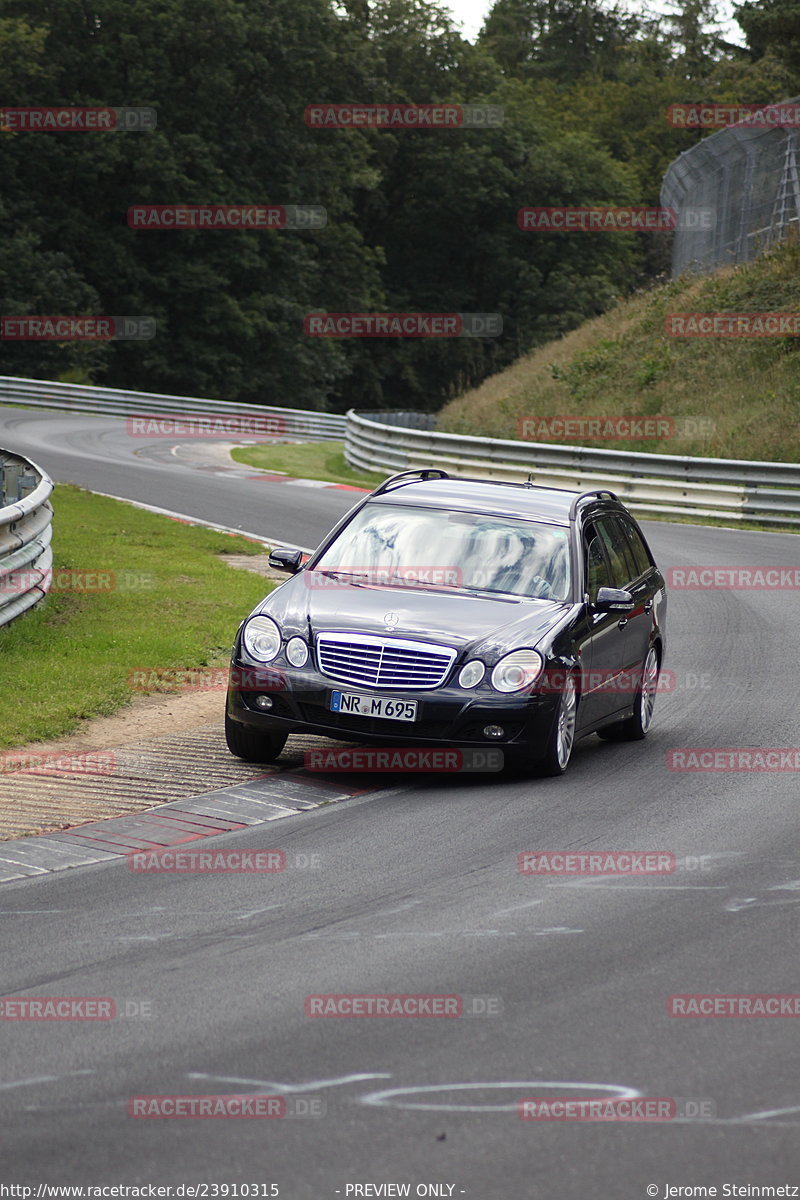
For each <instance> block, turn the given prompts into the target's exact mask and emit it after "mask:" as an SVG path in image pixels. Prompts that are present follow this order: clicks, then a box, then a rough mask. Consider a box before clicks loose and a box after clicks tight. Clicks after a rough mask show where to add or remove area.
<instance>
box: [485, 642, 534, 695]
mask: <svg viewBox="0 0 800 1200" xmlns="http://www.w3.org/2000/svg"><path fill="white" fill-rule="evenodd" d="M543 666H544V659H543V658H542V656H541V654H537V653H536V651H535V650H513V651H512V652H511V654H507V655H506V656H505V658H501V659H500V662H499V663H498V664H497V666H496V667H495V669H494V670H493V671H492V687H493V688H495V690H496V691H498V692H519V691H522V689H523V688H525V687H530V685H531V684H532V683H535V682H536V680H537V678H538V677H539V675H540V674H541V671H542V667H543Z"/></svg>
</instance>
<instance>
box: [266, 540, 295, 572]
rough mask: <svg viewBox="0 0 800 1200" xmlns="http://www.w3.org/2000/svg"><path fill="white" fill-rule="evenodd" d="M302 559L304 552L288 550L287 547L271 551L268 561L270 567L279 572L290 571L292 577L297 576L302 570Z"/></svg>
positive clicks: (279, 547)
mask: <svg viewBox="0 0 800 1200" xmlns="http://www.w3.org/2000/svg"><path fill="white" fill-rule="evenodd" d="M302 558H303V551H302V550H287V549H286V547H285V546H278V547H277V548H276V549H275V550H272V551H270V556H269V560H268V561H269V565H270V566H271V567H275V568H276V569H277V570H278V571H288V572H289V574H290V575H296V574H297V572H298V571H299V570H300V563H301V561H302Z"/></svg>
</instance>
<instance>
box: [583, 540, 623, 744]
mask: <svg viewBox="0 0 800 1200" xmlns="http://www.w3.org/2000/svg"><path fill="white" fill-rule="evenodd" d="M597 524H598V522H594V521H592V522H589V523H587V524H586V525H585V526H584V528H583V533H582V535H581V538H582V552H583V565H584V579H585V581H586V593H587V599H588V603H587V620H588V638H587V642H586V644H585V645H584V647H583V650H582V656H581V661H582V673H581V674H582V679H581V705H580V723H581V726H584V725H594V724H597V723H598V722H600V721H602V720H603V719H604V718H605V717H608V716H611V715H612V714H613V713H615V712H617V710H618V709H620V708H624V706H625V703H626V700H627V697H626V696H625V695H624V694H622V695H621V694H620V677H621V675H622V672H623V669H624V651H625V625H626V620H625V617H626V616H627V614H625V613H623V614H620V613H618V612H616V613H614V612H598V611H597V609H596V608H595V607H594V604H595V601H596V599H597V591H598V589H599V588H601V587H620V586H624V585H620V584H618V583H616V582H615V575H614V571H613V569H612V562H611V560H610V557H609V555H608V552H607V549H606V544H605V541H604V539H603V538H602V537H601V535H600V533H599V530H598V528H597Z"/></svg>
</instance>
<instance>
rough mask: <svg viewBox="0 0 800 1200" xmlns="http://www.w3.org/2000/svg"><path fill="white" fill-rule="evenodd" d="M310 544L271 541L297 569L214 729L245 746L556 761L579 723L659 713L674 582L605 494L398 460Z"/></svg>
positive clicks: (543, 767) (261, 608)
mask: <svg viewBox="0 0 800 1200" xmlns="http://www.w3.org/2000/svg"><path fill="white" fill-rule="evenodd" d="M302 559H303V556H302V554H301V552H300V551H299V550H289V549H276V550H273V552H272V554H271V555H270V564H271V565H272V566H274V567H278V568H280V569H282V570H284V571H287V572H289V574H290V575H291V578H290V579H288V580H287V581H286V582H285V583H283V584H282V585H281V586H280V587H278V588H276V589H275V591H273V592H272V593H271V594H270V595H269V596H267V598H266V599H265V600H264V601H263V602H262V603H261V604H259V605H258V607H257V608H256V609H255V610H254V611H253V612H252V613H251V614H250V616H249V617H248V618H247V619H246V620H245V621H243V622H242V624H241V626H240V627H239V630H238V632H237V635H236V642H235V645H234V650H233V659H232V663H231V675H230V684H229V688H228V699H227V711H226V720H225V728H226V736H227V742H228V747H229V749H230V750H231V752H232V753H233V754H235V755H238V756H239V757H240V758H243V759H246V760H247V761H248V762H270V761H272V760H273V759H275V758H277V756H278V755H279V754H280V752H281V750H282V749H283V746H284V744H285V742H286V738H287V736H288V735H289V734H290V733H305V734H315V735H323V736H327V737H331V738H336V739H343V740H345V741H351V740H352V741H359V742H366V743H372V744H373V745H374V744H375V743H378V742H379V743H381V744H382V745H383V746H388V747H392V748H397V747H403V746H409V747H410V746H417V747H420V746H423V747H429V748H437V749H441V748H442V747H457V748H459V749H465V748H471V749H473V750H475V749H482V750H486V749H488V748H489V747H495V748H497V749H499V750H501V751H502V752H503V758H502V761H503V762H504V763H506V764H508V765H511V766H515V767H517V768H519V767H522V768H523V770H526V771H530V772H531V773H532V774H539V775H560V774H562V773H563V772H564V770H565V769H566V767H567V764H568V762H569V759H570V754H571V752H572V747H573V744H574V742H575V739H576V738H578V737H584V736H585V735H586V734H590V733H593V732H596V733H598V734H599V735H600V736H601V737H603V738H606V739H612V740H631V741H635V740H638V739H640V738H643V737H644V736H645V734H646V733H647V731H648V729H649V728H650V723H651V721H652V717H653V704H654V701H655V696H656V691H657V688H658V675H659V671H660V669H661V665H662V663H663V660H664V649H665V632H664V626H665V619H666V609H667V596H666V590H665V585H664V578H663V576H662V574H661V572H660V571H659V569H658V567H657V566H656V564H655V561H654V559H653V556H652V554H651V552H650V549H649V547H648V545H647V542H646V541H645V539H644V537H643V535H642V531H641V530H640V528H639V526H638V525H637V523H636V521H635V520H634V519H633V517H632V516H631V515H630V513H629V512H628V511H627V509H626V508H625V506H624V505H623V504H622V503H621V502H620V501H619V500H618V499H617V497H616V496H615V495H614V494H613V492H608V491H590V492H572V491H562V490H561V489H557V488H544V487H535V486H533V485H531V484H515V483H499V482H493V481H487V480H477V479H453V478H450V477H449V476H448V475H447V474H446V472H444V471H441V470H438V469H435V468H430V469H426V470H423V471H404V472H402V473H401V474H399V475H394V476H393V477H392V478H391V479H387V480H386V481H385V482H384V483H382V484H381V485H380V487H378V488H376V490H375V491H374V492H372V493H371V494H370V495H368V496H366V497H364V498H363V499H362V500H360V501H359V502H358V503H357V504H356V505H355V507H354V508H352V509H351V510H350V512H348V513H347V515H346V516H345V517H344V518H343V519H342V520H341V521H340V522H339V523H338V524H337V525H336V526H335V528H334V529H333V531H332V532H331V533H330V534H329V535H328V537H327V538H326V539H325V540H324V541H323V542H322V544H321V546H320V547H319V549H318V550H316V551H315V553H314V554H312V555H311V557H310V558H309V559H308V561H307V562H305V563H303V561H302ZM498 757H499V756H498Z"/></svg>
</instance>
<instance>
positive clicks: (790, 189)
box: [661, 97, 800, 277]
mask: <svg viewBox="0 0 800 1200" xmlns="http://www.w3.org/2000/svg"><path fill="white" fill-rule="evenodd" d="M798 104H800V97H795V98H794V99H793V100H789V101H786V102H785V103H784V104H781V105H775V106H774V111H776V113H777V110H779V109H784V108H785V109H787V110H788V109H789V108H791V107H793V106H797V105H798ZM777 115H778V116H779V114H777ZM798 161H800V130H798V129H797V128H796V127H795V125H794V123H786V124H778V123H777V122H776V123H775V125H774V126H773V127H771V128H770V127H759V126H755V125H751V124H748V123H746V122H745V123H743V124H739V125H731V126H730V127H729V128H727V129H722V130H720V132H719V133H715V134H712V135H711V137H707V138H704V139H703V141H701V142H698V143H697V145H696V146H693V147H692V148H691V150H686V151H684V153H683V154H681V155H680V157H679V158H676V159H675V162H673V163H671V164H670V166H669V168H668V170H667V173H666V175H665V176H664V182H663V183H662V185H661V203H662V205H665V206H667V207H669V208H673V209H675V210H676V211H677V212H678V213H679V214H681V213H687V212H694V211H706V210H710V211H711V213H712V220H711V221H710V222H709V223H708V224H709V225H710V227H700V226H699V225H698V226H695V227H692V225H691V223H690V222H684V221H681V220H679V222H678V228H677V229H676V231H675V234H674V242H673V247H672V274H673V277H674V276H677V275H680V274H682V273H683V272H684V271H700V272H702V271H712V270H714V269H715V268H716V267H721V266H726V265H730V264H733V263H738V262H745V261H747V260H748V259H751V258H754V257H755V256H756V255H757V254H760V253H761V252H762V251H763V250H765V249H767V247H769V246H771V245H773V244H774V243H775V242H776V241H779V240H780V239H782V238H785V237H786V236H787V234H788V232H789V230H790V229H791V228H792V227H794V228H795V229H797V228H798V223H799V222H800V182H799V181H798ZM703 224H704V225H705V223H703Z"/></svg>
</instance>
